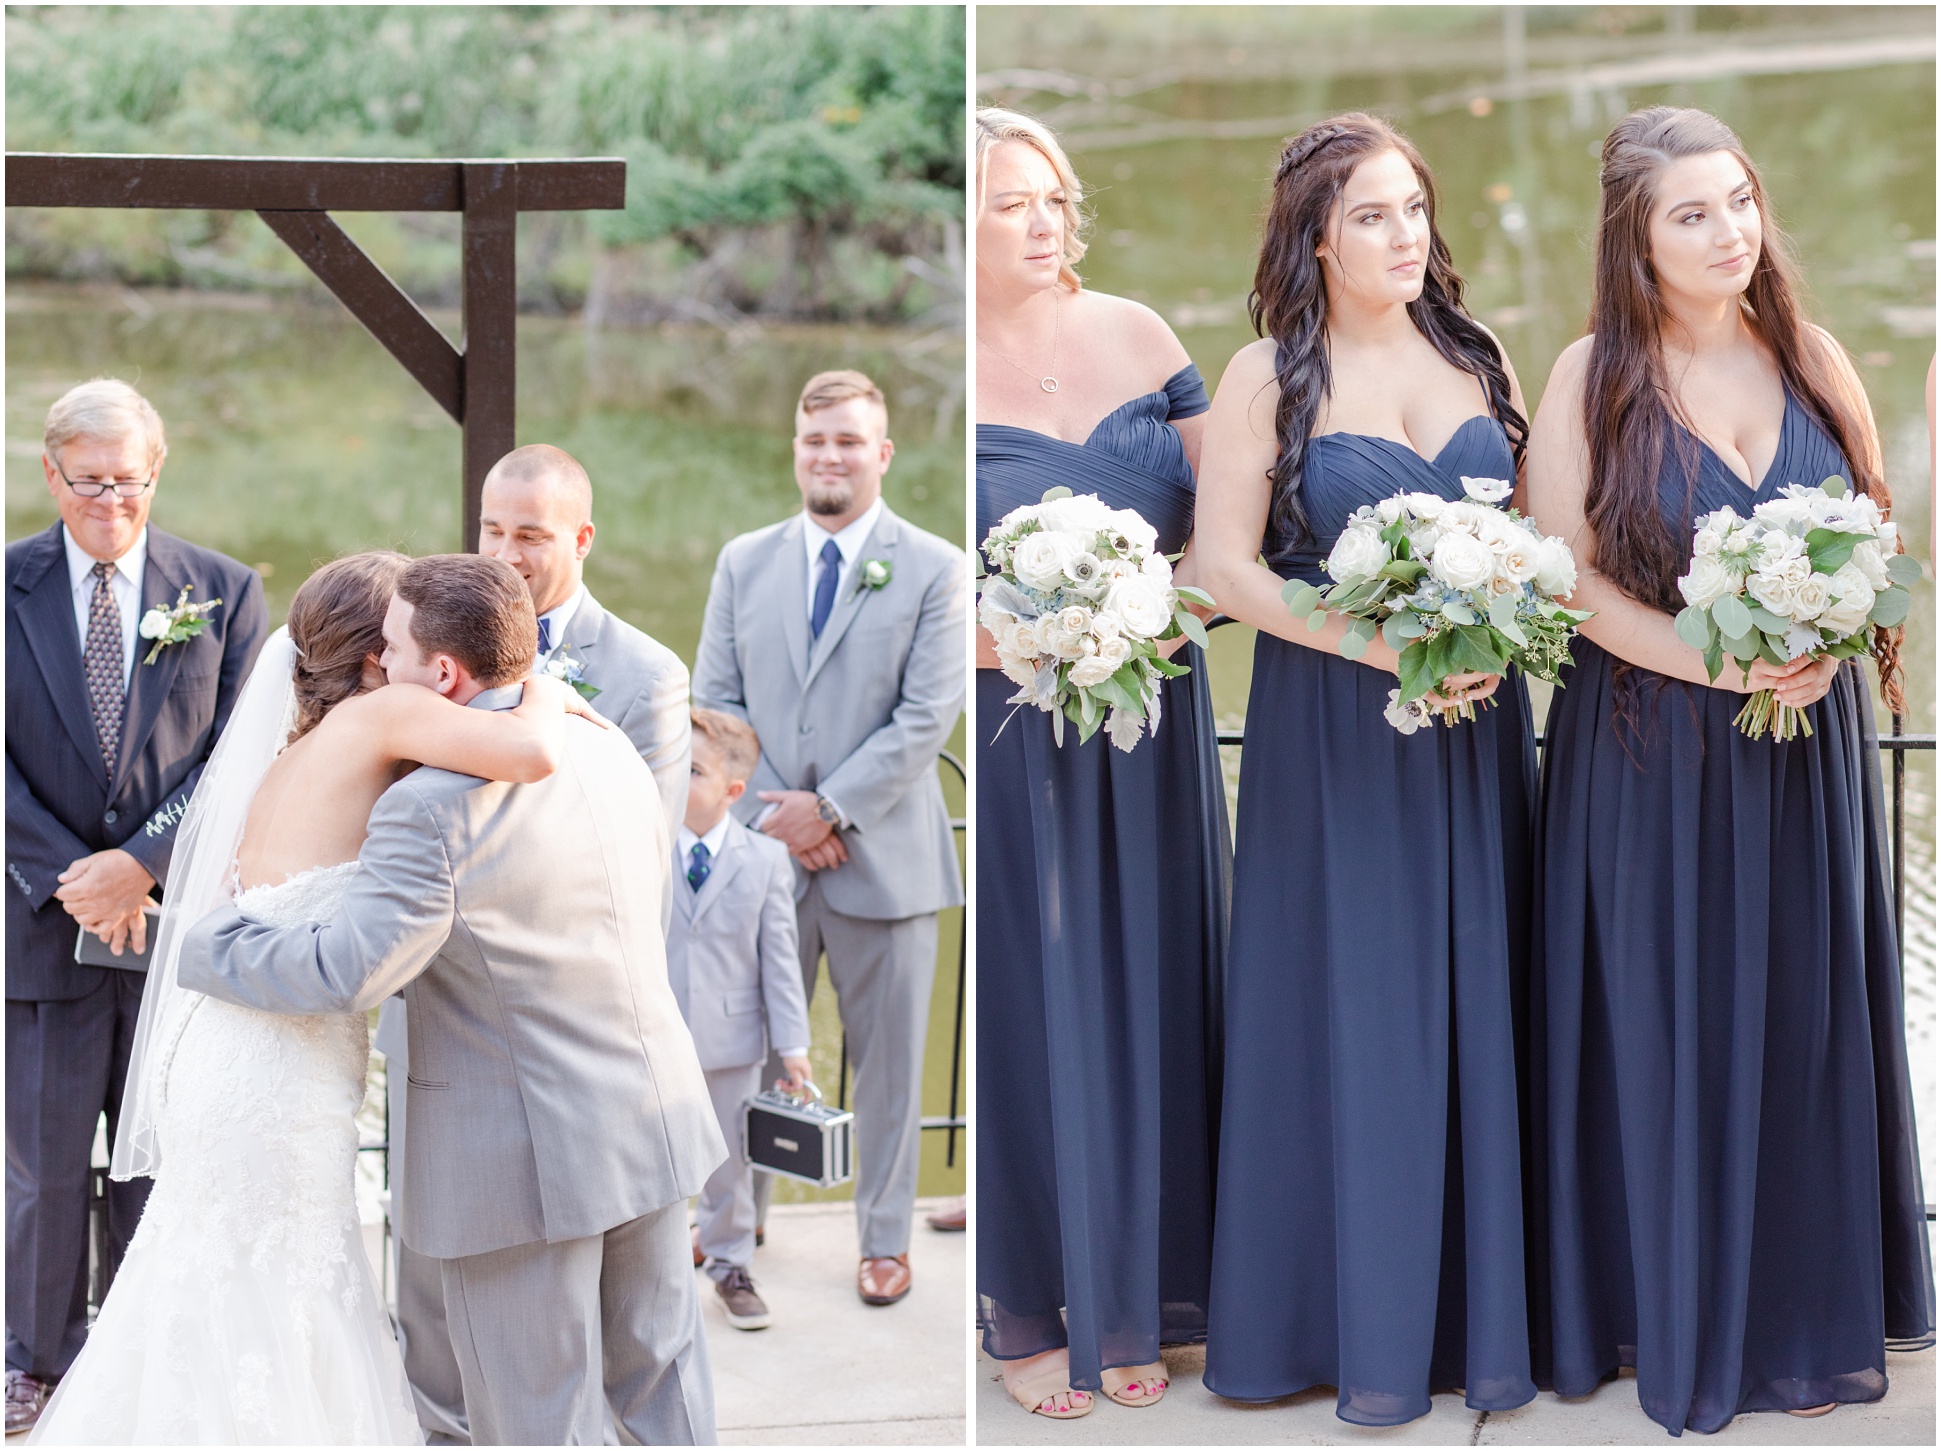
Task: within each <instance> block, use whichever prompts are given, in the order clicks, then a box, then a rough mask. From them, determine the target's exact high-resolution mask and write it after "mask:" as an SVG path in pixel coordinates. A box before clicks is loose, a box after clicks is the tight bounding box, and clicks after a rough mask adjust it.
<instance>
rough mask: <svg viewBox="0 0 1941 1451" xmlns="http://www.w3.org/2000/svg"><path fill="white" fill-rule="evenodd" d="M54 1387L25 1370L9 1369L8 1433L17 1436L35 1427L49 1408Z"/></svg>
mask: <svg viewBox="0 0 1941 1451" xmlns="http://www.w3.org/2000/svg"><path fill="white" fill-rule="evenodd" d="M53 1394H54V1387H53V1386H52V1385H50V1384H48V1383H47V1382H46V1381H44V1380H40V1379H37V1378H36V1377H34V1376H31V1375H28V1374H27V1372H26V1371H24V1370H14V1369H12V1368H11V1367H9V1368H8V1370H7V1434H8V1435H9V1436H17V1435H19V1434H20V1433H21V1432H22V1431H31V1430H33V1429H34V1422H36V1421H38V1420H39V1419H40V1413H41V1412H42V1411H44V1410H46V1409H47V1398H48V1397H49V1396H51V1395H53Z"/></svg>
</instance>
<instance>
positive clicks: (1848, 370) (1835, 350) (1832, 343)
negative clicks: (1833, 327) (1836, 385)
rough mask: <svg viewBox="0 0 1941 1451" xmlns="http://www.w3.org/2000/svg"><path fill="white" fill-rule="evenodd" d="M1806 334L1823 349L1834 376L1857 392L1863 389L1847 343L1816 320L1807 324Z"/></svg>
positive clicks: (1822, 351)
mask: <svg viewBox="0 0 1941 1451" xmlns="http://www.w3.org/2000/svg"><path fill="white" fill-rule="evenodd" d="M1806 336H1807V338H1808V339H1809V340H1810V341H1811V342H1812V343H1813V344H1814V345H1815V346H1817V347H1818V348H1819V349H1820V350H1821V353H1822V355H1823V356H1824V357H1825V358H1826V361H1827V364H1828V366H1830V367H1831V368H1832V369H1833V374H1834V376H1835V377H1836V378H1838V379H1839V380H1840V381H1841V382H1842V383H1843V384H1845V385H1846V386H1847V387H1848V388H1850V389H1853V390H1854V391H1855V392H1859V391H1861V385H1860V374H1859V371H1858V370H1857V369H1855V367H1854V366H1853V357H1852V355H1851V354H1849V353H1848V352H1847V349H1846V346H1845V344H1843V343H1842V342H1841V341H1840V340H1839V339H1838V338H1836V337H1835V336H1834V335H1833V334H1832V333H1830V332H1828V331H1827V330H1826V329H1825V328H1823V327H1821V326H1820V325H1819V324H1818V323H1816V322H1809V323H1808V324H1806Z"/></svg>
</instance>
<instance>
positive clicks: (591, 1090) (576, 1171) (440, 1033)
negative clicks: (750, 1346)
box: [180, 555, 725, 1444]
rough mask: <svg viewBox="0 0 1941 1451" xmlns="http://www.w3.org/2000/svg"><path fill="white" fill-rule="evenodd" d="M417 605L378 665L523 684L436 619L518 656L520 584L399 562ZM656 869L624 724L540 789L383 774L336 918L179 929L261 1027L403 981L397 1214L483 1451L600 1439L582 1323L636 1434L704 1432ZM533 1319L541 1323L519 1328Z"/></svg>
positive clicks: (657, 816) (483, 699)
mask: <svg viewBox="0 0 1941 1451" xmlns="http://www.w3.org/2000/svg"><path fill="white" fill-rule="evenodd" d="M414 576H417V577H418V578H416V579H415V580H414ZM508 581H509V583H508ZM414 590H415V592H416V600H417V601H419V602H418V603H417V605H416V610H415V613H414V614H412V615H411V616H410V619H411V622H412V623H411V634H412V637H413V639H412V642H411V643H410V644H407V645H406V647H405V648H404V649H403V650H399V648H398V646H399V642H398V641H396V640H391V641H390V643H391V647H392V648H391V651H390V652H388V653H387V662H388V663H389V662H392V656H393V655H410V654H412V653H414V652H413V650H412V645H414V644H415V645H416V646H417V647H418V648H419V649H420V650H422V651H423V653H424V655H425V656H430V657H434V658H435V657H437V656H439V655H440V654H441V653H442V654H444V655H447V656H449V657H451V658H453V659H455V660H456V663H457V664H458V666H459V667H461V669H463V672H464V673H463V683H462V685H461V687H460V688H459V689H458V690H456V691H454V692H453V697H452V698H453V699H455V700H458V701H459V703H461V704H470V705H473V706H477V707H481V708H485V709H493V708H499V707H501V706H503V705H510V704H513V703H516V701H517V698H518V691H517V687H516V685H513V684H512V683H511V682H509V681H502V680H498V679H495V678H491V677H489V676H488V677H486V678H480V677H479V676H478V675H477V673H476V672H474V671H473V670H471V669H470V668H468V667H467V666H466V655H467V653H468V652H467V650H466V648H465V646H466V641H465V638H464V635H465V631H466V630H467V629H475V628H479V621H478V620H477V619H476V618H474V619H472V620H469V621H466V620H461V628H460V630H459V631H458V633H457V634H456V635H453V634H452V632H451V631H449V630H446V629H444V628H443V627H439V628H428V627H427V625H426V620H427V617H428V616H431V615H433V614H434V613H437V612H438V611H439V610H441V609H443V605H442V604H440V603H439V601H438V596H440V595H444V596H450V597H452V598H454V599H456V600H457V601H458V602H459V603H460V604H461V605H464V604H465V603H466V601H467V600H468V599H470V600H471V601H472V603H471V604H470V605H469V608H468V611H460V613H461V614H463V613H467V612H469V614H471V615H472V616H474V617H476V616H480V615H483V616H485V622H484V628H487V629H489V628H491V627H492V626H493V616H494V615H495V614H496V615H497V616H500V617H502V619H503V620H505V621H510V622H511V624H510V625H509V626H508V628H512V627H516V626H518V625H519V624H521V623H522V624H523V629H524V631H525V638H524V644H523V653H521V651H520V650H518V649H508V650H502V651H498V652H496V653H495V652H492V651H486V652H484V655H483V657H482V658H500V659H511V658H519V659H522V660H523V661H526V662H529V661H530V660H531V658H532V653H533V651H532V644H533V641H534V640H536V631H535V627H534V624H533V615H532V609H531V604H530V600H529V599H528V597H527V595H526V591H525V586H524V585H523V583H521V582H520V580H519V577H518V576H517V574H515V573H514V572H513V571H512V570H511V569H510V567H508V566H506V565H504V564H501V563H499V562H498V561H495V560H489V559H482V558H479V557H477V556H470V555H447V556H441V557H437V558H434V559H429V560H418V561H415V562H414V563H413V565H412V566H411V569H410V570H409V571H407V573H406V576H405V580H404V582H403V583H402V584H401V585H400V588H399V596H400V598H401V599H405V600H412V599H413V598H414ZM427 591H429V593H427ZM423 601H431V603H424V602H423ZM447 613H450V612H449V611H447ZM433 623H434V624H435V623H436V622H435V621H434V622H433ZM387 639H389V627H388V625H387ZM405 664H406V665H407V667H409V664H410V662H409V661H408V660H407V661H406V662H405ZM391 674H392V678H393V679H394V680H396V679H398V678H400V670H399V668H398V665H397V664H396V663H391ZM405 678H412V677H410V676H409V675H408V674H407V675H406V676H405ZM668 879H669V870H668V863H667V843H666V833H665V831H664V829H663V827H662V822H661V811H660V803H659V798H658V794H657V792H656V790H655V788H654V782H653V778H652V776H651V775H650V774H649V773H648V769H647V767H646V766H645V765H644V764H643V763H642V762H641V759H640V757H639V755H638V754H636V752H635V751H634V749H633V747H632V746H631V744H630V743H629V742H628V740H627V739H626V737H625V736H623V735H622V734H621V733H620V732H618V731H612V730H601V729H599V728H597V727H596V726H593V725H591V724H589V723H587V722H585V721H577V722H569V729H568V731H567V740H566V748H565V751H564V756H563V759H562V761H561V764H560V768H559V769H558V770H557V771H556V772H554V773H553V775H551V776H550V777H548V778H547V779H545V780H543V781H538V782H533V783H529V784H524V785H519V784H510V783H506V782H492V781H480V780H479V779H478V778H476V777H472V776H461V775H457V774H454V773H452V772H448V771H439V770H434V769H431V768H422V769H420V770H418V771H415V772H413V773H412V774H411V775H410V776H408V777H406V778H405V779H404V780H402V781H400V782H399V783H398V784H397V785H395V786H393V787H392V788H391V789H390V790H389V791H387V792H386V793H385V795H384V796H383V797H382V798H381V799H380V800H379V802H378V804H377V807H376V808H375V809H374V810H373V812H372V813H371V820H370V834H369V836H368V838H367V839H366V842H365V845H364V848H363V851H362V852H361V853H360V856H359V870H358V872H357V874H356V876H355V878H354V879H353V881H352V884H351V886H350V887H349V889H348V891H347V894H346V896H345V897H344V900H343V904H342V906H341V908H340V909H339V912H338V915H337V917H336V920H334V921H332V922H330V923H327V924H317V923H312V924H306V925H301V926H293V927H271V926H269V925H267V924H264V923H261V922H256V921H252V920H251V919H250V918H249V917H248V916H247V915H246V914H245V913H244V912H242V911H239V910H238V909H237V908H236V907H235V906H233V905H230V906H228V907H225V908H224V909H222V910H219V911H217V912H215V913H212V914H211V915H210V916H209V917H207V918H205V919H204V920H203V921H202V922H200V923H199V924H197V925H196V926H195V927H194V928H193V929H191V931H190V933H189V934H188V936H187V938H186V939H185V942H184V949H183V954H182V962H181V968H180V973H181V981H182V983H183V985H184V986H186V987H190V988H193V989H195V990H196V991H199V992H205V993H209V994H211V995H212V996H215V997H219V998H223V999H225V1000H227V1001H230V1002H234V1003H241V1004H243V1005H245V1006H248V1007H253V1008H257V1009H260V1010H263V1011H267V1012H274V1013H293V1014H325V1013H345V1012H359V1011H363V1010H366V1009H368V1008H370V1007H371V1006H373V1005H374V1004H376V1003H378V1002H381V1001H382V1000H383V999H384V998H386V997H388V996H389V995H390V994H392V993H395V992H398V991H400V990H402V991H403V992H404V994H405V999H406V1002H407V1003H408V1004H409V1007H410V1018H409V1021H410V1032H411V1071H410V1079H409V1084H408V1090H407V1091H408V1095H409V1097H408V1102H409V1105H410V1108H409V1117H410V1121H411V1140H412V1149H411V1153H410V1155H409V1156H408V1157H407V1158H406V1161H405V1172H404V1182H403V1187H402V1193H403V1201H404V1213H403V1215H402V1217H401V1224H402V1227H403V1233H404V1235H405V1237H406V1239H407V1242H409V1243H410V1245H411V1248H413V1249H414V1250H417V1251H418V1252H419V1253H420V1254H424V1255H429V1256H431V1257H433V1258H436V1259H439V1260H442V1261H444V1264H443V1265H442V1267H441V1268H442V1271H443V1277H444V1284H445V1297H446V1305H447V1310H448V1313H449V1314H450V1316H451V1319H452V1329H453V1340H454V1346H455V1348H456V1349H457V1351H458V1354H459V1359H460V1369H461V1374H462V1375H463V1377H464V1380H465V1399H466V1408H467V1412H468V1414H469V1416H470V1418H471V1430H472V1435H473V1437H474V1439H475V1440H477V1441H478V1442H480V1443H487V1442H491V1443H501V1444H519V1443H529V1444H561V1443H562V1442H565V1441H569V1440H587V1439H590V1440H592V1441H594V1442H596V1443H597V1442H598V1441H600V1440H601V1439H603V1429H604V1428H603V1417H604V1408H603V1407H602V1406H601V1405H600V1401H601V1398H600V1397H599V1395H598V1394H597V1392H596V1393H592V1394H585V1393H583V1390H584V1383H585V1382H586V1381H587V1380H588V1379H589V1378H590V1377H592V1376H595V1375H598V1374H599V1367H598V1365H597V1364H596V1365H593V1366H584V1365H579V1364H578V1363H577V1362H575V1363H573V1364H567V1363H565V1361H566V1360H569V1359H571V1357H568V1356H566V1355H565V1354H564V1352H563V1351H562V1352H561V1353H560V1354H557V1355H555V1354H552V1353H550V1352H549V1350H548V1347H555V1348H556V1347H558V1346H562V1345H566V1344H568V1343H579V1341H578V1337H577V1336H574V1335H564V1336H562V1335H561V1334H560V1333H559V1332H560V1330H561V1328H562V1327H564V1326H569V1325H580V1324H583V1325H584V1326H585V1327H586V1328H587V1330H588V1332H589V1334H591V1335H592V1336H594V1337H595V1338H594V1339H593V1340H592V1341H590V1342H589V1343H594V1344H598V1343H601V1339H602V1338H604V1343H605V1347H606V1362H607V1365H606V1377H605V1380H606V1386H605V1388H606V1392H607V1396H606V1399H607V1400H610V1401H611V1403H612V1405H613V1409H614V1412H615V1414H616V1415H617V1416H619V1417H620V1419H621V1420H622V1422H623V1423H625V1424H626V1425H627V1426H628V1428H629V1430H630V1431H631V1432H632V1433H633V1434H634V1435H635V1436H636V1437H637V1438H638V1439H640V1440H641V1441H643V1442H649V1443H653V1442H663V1441H668V1440H673V1441H681V1442H688V1441H708V1440H711V1439H712V1433H713V1397H712V1390H711V1386H710V1384H709V1379H708V1372H707V1365H706V1350H705V1345H704V1344H703V1342H702V1341H701V1339H700V1335H699V1311H698V1301H697V1300H696V1298H695V1296H694V1293H693V1284H692V1279H693V1276H692V1272H691V1271H690V1270H688V1269H687V1268H686V1264H687V1261H686V1258H685V1256H686V1255H687V1252H688V1251H687V1237H686V1207H685V1201H686V1199H687V1197H688V1196H689V1195H690V1194H693V1193H695V1192H697V1191H698V1190H699V1189H700V1187H701V1185H702V1183H703V1182H704V1181H705V1179H706V1178H707V1176H708V1174H709V1173H710V1172H711V1171H712V1170H713V1169H714V1167H715V1166H716V1165H717V1164H718V1163H720V1162H721V1160H722V1158H723V1157H724V1156H725V1149H724V1147H723V1144H722V1140H721V1135H720V1132H719V1130H718V1129H717V1128H716V1126H715V1121H714V1114H713V1111H712V1109H711V1107H710V1104H709V1100H708V1095H707V1088H706V1083H705V1080H704V1079H703V1077H702V1073H701V1069H700V1065H699V1063H698V1062H697V1061H696V1059H695V1055H694V1048H693V1044H692V1041H691V1039H690V1038H689V1036H688V1033H687V1030H686V1028H685V1027H684V1026H683V1025H682V1021H681V1017H680V1013H679V1011H678V1009H677V1007H676V1005H675V1002H674V997H673V994H672V992H671V991H670V989H669V988H668V985H667V971H666V959H665V952H664V947H663V943H662V938H661V929H660V905H661V903H660V894H661V892H662V891H663V890H664V889H665V883H666V882H667V881H668ZM676 1267H678V1269H679V1273H673V1272H672V1271H673V1269H674V1268H676ZM616 1276H619V1277H624V1279H625V1280H626V1281H628V1282H630V1284H631V1285H632V1286H633V1290H634V1291H637V1293H635V1292H629V1289H628V1286H627V1285H623V1286H621V1287H620V1290H621V1295H622V1298H621V1299H620V1300H610V1303H615V1304H621V1303H624V1304H628V1305H633V1306H634V1307H635V1308H634V1309H633V1310H631V1311H628V1310H624V1309H623V1310H621V1311H618V1312H616V1313H617V1314H618V1315H619V1316H620V1319H621V1320H622V1321H626V1320H628V1317H629V1316H631V1317H632V1320H633V1321H637V1322H638V1323H625V1324H622V1323H617V1322H616V1321H615V1320H614V1319H612V1318H606V1319H604V1324H603V1317H602V1315H601V1293H602V1287H603V1283H604V1287H605V1289H606V1291H607V1293H608V1295H609V1296H612V1295H613V1294H614V1293H615V1290H616V1286H615V1278H616ZM641 1286H646V1287H649V1288H651V1289H652V1293H646V1292H645V1291H644V1290H641V1289H640V1288H639V1287H641ZM683 1287H684V1289H683ZM531 1325H545V1326H548V1327H550V1329H549V1333H547V1334H544V1335H532V1334H530V1333H529V1332H522V1329H521V1327H522V1326H531ZM475 1388H476V1391H477V1393H476V1394H475ZM589 1406H591V1407H592V1408H593V1409H592V1410H589V1409H588V1407H589ZM595 1411H598V1412H599V1414H597V1415H596V1414H594V1412H595ZM582 1422H584V1424H582Z"/></svg>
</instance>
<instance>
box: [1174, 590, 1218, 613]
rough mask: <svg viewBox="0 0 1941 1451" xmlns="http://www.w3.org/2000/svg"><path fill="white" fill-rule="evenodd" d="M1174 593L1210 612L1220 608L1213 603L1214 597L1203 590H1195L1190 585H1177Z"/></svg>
mask: <svg viewBox="0 0 1941 1451" xmlns="http://www.w3.org/2000/svg"><path fill="white" fill-rule="evenodd" d="M1173 592H1174V593H1175V594H1177V595H1178V596H1179V597H1180V598H1181V599H1183V600H1191V601H1192V602H1193V603H1194V604H1196V605H1203V606H1205V607H1206V608H1207V609H1209V610H1211V609H1217V608H1219V607H1218V606H1217V605H1215V604H1214V603H1213V596H1212V595H1210V594H1208V593H1207V592H1206V591H1205V590H1203V589H1195V588H1193V586H1192V585H1190V584H1176V585H1174V586H1173Z"/></svg>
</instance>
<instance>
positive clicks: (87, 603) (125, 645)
mask: <svg viewBox="0 0 1941 1451" xmlns="http://www.w3.org/2000/svg"><path fill="white" fill-rule="evenodd" d="M61 542H62V543H63V544H64V545H66V546H67V582H68V585H69V586H70V587H71V588H72V590H73V592H74V627H75V629H76V630H77V631H78V632H79V634H80V639H81V653H82V655H83V656H84V657H85V656H86V654H87V649H88V613H89V611H90V610H92V609H93V608H94V558H93V556H92V555H90V554H88V553H87V552H86V551H85V550H83V549H82V548H81V546H80V545H78V544H76V543H75V542H74V536H73V535H72V534H69V533H68V532H67V526H66V525H62V526H61ZM147 567H148V530H146V529H143V530H142V532H141V535H140V537H139V538H137V539H136V540H135V547H134V548H133V549H130V550H129V551H128V552H127V553H126V554H124V555H122V556H121V558H119V559H117V560H116V561H115V572H114V574H113V575H112V576H111V577H110V578H109V580H108V592H109V593H110V594H112V595H113V596H114V597H115V608H116V609H117V610H119V611H120V612H121V688H122V689H123V690H124V691H125V690H127V688H128V677H129V676H130V675H131V674H133V673H134V669H135V644H136V641H137V639H138V638H139V637H138V636H137V634H136V631H138V630H139V629H140V628H141V613H142V571H143V570H144V569H146V568H147Z"/></svg>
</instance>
